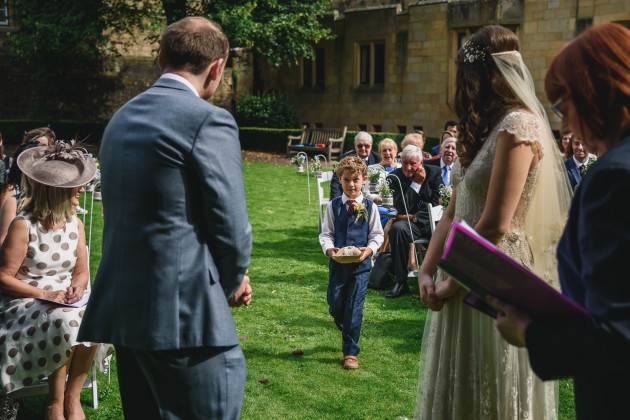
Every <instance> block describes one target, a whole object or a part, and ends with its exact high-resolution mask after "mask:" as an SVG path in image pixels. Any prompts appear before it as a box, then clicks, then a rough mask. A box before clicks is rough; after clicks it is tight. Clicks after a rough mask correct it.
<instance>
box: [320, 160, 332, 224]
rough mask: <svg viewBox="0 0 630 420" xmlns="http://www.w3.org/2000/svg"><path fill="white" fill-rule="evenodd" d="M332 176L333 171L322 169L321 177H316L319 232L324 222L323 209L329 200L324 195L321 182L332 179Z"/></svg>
mask: <svg viewBox="0 0 630 420" xmlns="http://www.w3.org/2000/svg"><path fill="white" fill-rule="evenodd" d="M332 177H333V171H322V176H321V178H317V214H318V221H319V231H320V232H321V231H322V225H323V224H324V211H325V210H326V206H327V205H328V203H329V202H330V198H328V197H324V187H323V186H322V184H323V183H324V182H328V181H330V180H332Z"/></svg>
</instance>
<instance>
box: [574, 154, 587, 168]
mask: <svg viewBox="0 0 630 420" xmlns="http://www.w3.org/2000/svg"><path fill="white" fill-rule="evenodd" d="M571 157H572V158H573V162H575V166H577V167H578V168H579V167H580V166H582V165H586V164H587V163H588V161H589V160H591V157H590V156H587V157H586V160H585V161H584V163H582V162H580V161H579V160H577V159H576V158H575V155H573V156H571Z"/></svg>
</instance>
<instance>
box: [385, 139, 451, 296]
mask: <svg viewBox="0 0 630 420" xmlns="http://www.w3.org/2000/svg"><path fill="white" fill-rule="evenodd" d="M396 178H397V179H398V180H399V181H400V183H399V182H398V180H397V179H396ZM387 179H388V181H390V187H391V189H392V190H393V192H394V207H395V208H396V210H397V211H398V216H396V221H395V222H394V224H393V225H392V226H391V228H390V229H389V233H388V235H389V243H390V245H389V246H390V250H391V253H392V260H393V264H394V270H395V274H396V285H395V286H394V288H393V289H392V291H391V292H390V293H389V294H388V295H386V297H388V298H398V297H400V296H403V295H405V294H407V293H409V285H408V284H407V273H408V270H407V265H408V263H409V245H410V244H412V243H413V241H414V240H415V239H419V238H429V237H430V236H431V226H430V224H429V210H428V209H427V203H431V204H432V205H434V206H437V205H438V204H439V199H440V192H439V190H440V185H443V184H442V176H441V174H440V169H439V168H438V167H437V166H426V167H425V166H424V165H423V162H422V150H420V148H418V147H417V146H413V145H410V146H407V147H405V148H404V149H403V151H402V167H400V168H398V169H396V170H394V172H392V173H391V175H389V176H388V177H387ZM401 187H402V189H401Z"/></svg>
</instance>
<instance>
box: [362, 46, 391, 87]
mask: <svg viewBox="0 0 630 420" xmlns="http://www.w3.org/2000/svg"><path fill="white" fill-rule="evenodd" d="M386 57H387V48H386V44H385V40H384V39H379V40H370V41H360V42H357V43H356V45H355V65H356V71H355V86H356V87H357V88H375V87H376V88H383V87H384V86H385V82H386V81H387V67H386V60H387V58H386Z"/></svg>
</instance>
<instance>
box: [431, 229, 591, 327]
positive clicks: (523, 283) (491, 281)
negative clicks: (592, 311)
mask: <svg viewBox="0 0 630 420" xmlns="http://www.w3.org/2000/svg"><path fill="white" fill-rule="evenodd" d="M439 266H440V267H441V268H442V269H443V270H444V271H446V272H447V273H449V274H450V275H451V276H452V277H453V278H454V279H455V280H456V281H457V282H458V283H460V284H461V285H462V286H463V287H464V288H465V289H467V290H469V291H470V292H471V294H470V295H469V296H467V297H466V298H465V299H464V302H465V303H467V304H469V305H471V306H473V307H475V308H477V309H479V310H481V311H483V312H485V313H486V314H488V315H490V316H494V317H496V311H494V309H493V308H492V307H490V306H489V305H488V304H487V303H486V302H485V297H486V296H487V295H489V294H490V295H494V296H496V297H498V298H500V299H501V300H503V301H505V302H507V303H510V304H512V305H514V306H516V307H517V308H519V309H521V310H522V311H523V312H526V313H528V314H529V315H530V316H531V317H532V318H534V319H539V318H548V317H555V318H557V317H575V316H585V315H588V311H587V310H586V309H584V308H583V307H582V306H580V305H578V304H576V303H575V302H573V301H572V300H570V299H569V298H567V297H566V296H564V295H563V294H562V293H560V292H558V291H557V290H555V289H554V288H553V287H551V286H550V285H548V284H547V283H545V281H543V280H542V279H541V278H539V277H538V276H536V274H534V273H532V272H531V271H529V270H528V269H527V268H525V267H524V266H523V265H522V264H521V263H519V262H518V261H516V260H514V259H513V258H511V257H509V256H508V255H506V254H504V253H503V252H501V251H500V250H499V249H498V248H497V247H496V246H495V245H494V244H493V243H491V242H489V241H488V240H486V239H485V238H483V237H482V236H481V235H479V234H478V233H477V232H475V230H474V229H472V228H471V227H470V226H469V225H468V224H466V223H465V222H457V221H455V222H453V227H452V228H451V232H450V235H449V237H448V240H447V242H446V247H445V249H444V252H443V254H442V258H441V260H440V263H439Z"/></svg>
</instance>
